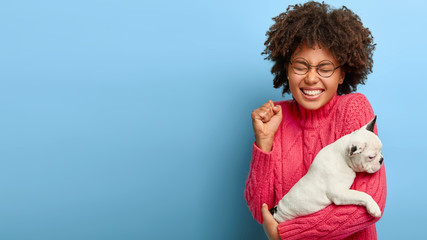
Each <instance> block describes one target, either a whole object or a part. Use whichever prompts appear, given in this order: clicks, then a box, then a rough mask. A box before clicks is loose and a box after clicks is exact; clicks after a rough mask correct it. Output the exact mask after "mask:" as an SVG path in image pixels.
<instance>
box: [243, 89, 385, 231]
mask: <svg viewBox="0 0 427 240" xmlns="http://www.w3.org/2000/svg"><path fill="white" fill-rule="evenodd" d="M277 104H280V105H281V106H282V110H283V119H282V123H281V125H280V127H279V129H278V130H277V132H276V135H275V137H274V143H273V148H272V151H271V152H269V153H266V152H264V151H262V150H261V149H259V148H258V147H257V146H256V145H255V144H254V145H253V152H252V160H251V165H250V170H249V175H248V178H247V180H246V189H245V198H246V201H247V204H248V206H249V209H250V211H251V212H252V214H253V216H254V218H255V219H256V220H257V221H258V222H260V223H262V215H261V206H262V204H263V203H267V205H268V206H269V208H271V207H274V206H275V205H277V203H278V202H279V201H280V199H281V198H282V197H283V196H284V195H285V194H286V193H287V192H288V191H289V190H290V189H291V188H292V186H293V185H294V184H295V183H296V182H297V181H298V180H299V179H300V178H301V177H302V176H304V175H305V174H306V173H307V171H308V168H309V167H310V164H311V163H312V161H313V159H314V157H315V156H316V154H317V153H318V152H319V151H320V149H322V148H323V147H325V146H326V145H328V144H330V143H332V142H334V141H335V140H337V139H338V138H340V137H342V136H344V135H346V134H349V133H350V132H352V131H354V130H356V129H359V128H360V127H362V126H363V125H365V124H367V123H368V122H369V121H370V120H371V119H372V118H373V117H374V112H373V110H372V107H371V105H370V104H369V102H368V100H367V99H366V97H365V96H364V95H362V94H360V93H352V94H347V95H343V96H337V95H336V96H334V97H333V98H332V100H331V101H330V102H328V103H327V104H326V105H325V106H323V107H322V108H320V109H318V110H314V111H311V110H306V109H304V108H302V107H301V106H299V105H298V104H297V103H296V102H295V101H292V100H288V101H283V102H278V103H277ZM375 133H376V134H378V133H377V129H376V128H375ZM351 188H352V189H356V190H359V191H363V192H366V193H368V194H369V195H371V196H372V197H373V199H374V200H375V201H376V202H377V203H378V205H379V206H380V208H381V211H382V212H383V211H384V206H385V200H386V191H387V190H386V176H385V169H384V165H383V166H382V167H381V169H380V170H379V171H378V172H376V173H374V174H368V173H358V174H357V176H356V179H355V180H354V183H353V185H352V187H351ZM378 220H379V218H374V217H372V216H370V215H369V214H368V213H367V211H366V209H365V208H364V207H361V206H355V205H348V206H336V205H334V204H331V205H330V206H328V207H326V208H325V209H323V210H320V211H318V212H316V213H313V214H311V215H307V216H301V217H298V218H296V219H292V220H289V221H285V222H282V223H280V224H279V226H278V231H279V235H280V237H281V238H282V239H328V240H331V239H376V238H377V237H376V236H377V234H376V228H375V222H377V221H378Z"/></svg>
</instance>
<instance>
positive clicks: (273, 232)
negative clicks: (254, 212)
mask: <svg viewBox="0 0 427 240" xmlns="http://www.w3.org/2000/svg"><path fill="white" fill-rule="evenodd" d="M261 213H262V219H263V222H262V226H263V227H264V231H265V234H266V235H267V237H268V239H269V240H280V236H279V231H278V230H277V226H278V225H279V223H277V222H276V219H274V217H273V215H271V213H270V211H268V206H267V204H265V203H264V204H263V205H262V208H261Z"/></svg>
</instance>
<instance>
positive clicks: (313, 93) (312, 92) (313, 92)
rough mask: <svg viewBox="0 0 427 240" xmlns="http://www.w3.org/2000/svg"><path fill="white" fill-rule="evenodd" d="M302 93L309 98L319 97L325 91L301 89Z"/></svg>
mask: <svg viewBox="0 0 427 240" xmlns="http://www.w3.org/2000/svg"><path fill="white" fill-rule="evenodd" d="M301 91H302V92H303V93H304V94H305V95H307V96H317V95H319V94H321V93H322V92H323V91H324V90H320V89H319V90H306V89H301Z"/></svg>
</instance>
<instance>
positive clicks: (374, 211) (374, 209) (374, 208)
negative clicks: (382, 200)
mask: <svg viewBox="0 0 427 240" xmlns="http://www.w3.org/2000/svg"><path fill="white" fill-rule="evenodd" d="M366 210H368V213H369V214H371V215H372V216H373V217H381V210H380V207H378V204H377V203H376V202H373V203H369V204H368V205H367V206H366Z"/></svg>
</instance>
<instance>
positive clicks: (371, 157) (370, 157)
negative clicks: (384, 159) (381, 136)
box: [369, 155, 377, 160]
mask: <svg viewBox="0 0 427 240" xmlns="http://www.w3.org/2000/svg"><path fill="white" fill-rule="evenodd" d="M376 156H377V155H373V156H369V159H371V160H372V159H374V158H375V157H376Z"/></svg>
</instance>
